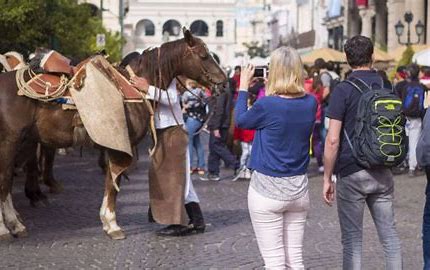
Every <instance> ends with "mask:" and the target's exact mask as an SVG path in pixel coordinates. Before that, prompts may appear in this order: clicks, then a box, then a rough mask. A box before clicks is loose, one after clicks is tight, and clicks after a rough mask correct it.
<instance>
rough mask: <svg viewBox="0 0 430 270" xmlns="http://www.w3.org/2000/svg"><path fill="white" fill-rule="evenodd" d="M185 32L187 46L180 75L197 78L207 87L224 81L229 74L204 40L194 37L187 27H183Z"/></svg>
mask: <svg viewBox="0 0 430 270" xmlns="http://www.w3.org/2000/svg"><path fill="white" fill-rule="evenodd" d="M183 34H184V39H183V40H184V41H185V43H186V47H185V52H184V56H185V57H184V58H183V61H182V63H181V67H180V69H179V73H180V75H182V76H184V77H187V78H190V79H193V80H196V81H197V82H199V83H200V84H202V85H204V86H206V87H212V86H214V85H218V84H222V83H224V82H225V81H226V80H227V76H226V74H225V72H224V71H223V70H222V68H221V67H220V66H219V64H218V63H217V61H216V60H215V59H214V57H213V56H212V54H211V53H210V52H209V50H208V48H207V46H206V44H205V43H204V42H203V40H201V39H200V38H197V37H194V36H193V34H191V32H190V30H188V29H186V28H183Z"/></svg>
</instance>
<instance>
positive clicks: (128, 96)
mask: <svg viewBox="0 0 430 270" xmlns="http://www.w3.org/2000/svg"><path fill="white" fill-rule="evenodd" d="M91 62H92V63H93V64H94V66H95V67H96V68H97V69H98V70H100V71H101V72H102V73H103V74H104V75H105V76H106V77H107V78H108V79H110V80H111V81H112V82H113V83H114V84H115V86H116V88H117V89H118V90H119V91H120V93H121V94H122V96H123V97H124V99H125V100H126V101H128V102H133V101H134V102H139V101H142V100H143V98H142V93H141V92H140V91H139V90H137V89H136V88H134V87H133V86H132V85H131V84H130V82H129V80H128V79H127V78H125V77H124V76H123V75H122V74H121V73H120V72H119V71H118V70H116V69H115V68H114V67H113V66H112V65H111V64H110V63H109V62H108V61H107V60H106V59H105V58H104V57H102V56H96V57H94V58H93V59H92V60H91Z"/></svg>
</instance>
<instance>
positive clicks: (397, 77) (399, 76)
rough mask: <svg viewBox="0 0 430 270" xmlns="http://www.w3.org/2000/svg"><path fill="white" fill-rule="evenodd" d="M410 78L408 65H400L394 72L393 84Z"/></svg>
mask: <svg viewBox="0 0 430 270" xmlns="http://www.w3.org/2000/svg"><path fill="white" fill-rule="evenodd" d="M407 78H408V73H407V68H406V66H398V67H397V68H396V73H395V74H394V79H393V84H394V85H396V84H398V83H399V82H402V81H404V80H406V79H407Z"/></svg>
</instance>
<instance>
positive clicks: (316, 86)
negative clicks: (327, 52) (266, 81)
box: [304, 70, 324, 173]
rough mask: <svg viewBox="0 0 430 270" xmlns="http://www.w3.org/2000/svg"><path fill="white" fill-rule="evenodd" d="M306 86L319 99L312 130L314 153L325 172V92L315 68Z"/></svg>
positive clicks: (322, 170)
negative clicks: (323, 109) (323, 128)
mask: <svg viewBox="0 0 430 270" xmlns="http://www.w3.org/2000/svg"><path fill="white" fill-rule="evenodd" d="M304 87H305V90H306V92H307V93H309V94H311V95H313V96H314V97H315V99H316V100H317V104H318V107H317V111H316V114H315V125H314V130H313V132H312V153H313V156H314V157H315V158H316V160H317V164H318V172H319V173H323V172H324V164H323V142H322V138H321V134H322V106H323V99H324V98H323V93H324V86H323V84H322V82H321V79H320V76H319V75H318V73H317V72H316V71H314V70H311V72H310V74H308V78H307V79H306V80H305V83H304Z"/></svg>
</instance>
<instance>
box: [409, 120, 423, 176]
mask: <svg viewBox="0 0 430 270" xmlns="http://www.w3.org/2000/svg"><path fill="white" fill-rule="evenodd" d="M421 122H422V121H421V118H407V121H406V135H408V137H409V155H408V156H409V170H415V169H416V167H417V152H416V149H417V144H418V139H419V138H420V136H421Z"/></svg>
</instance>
